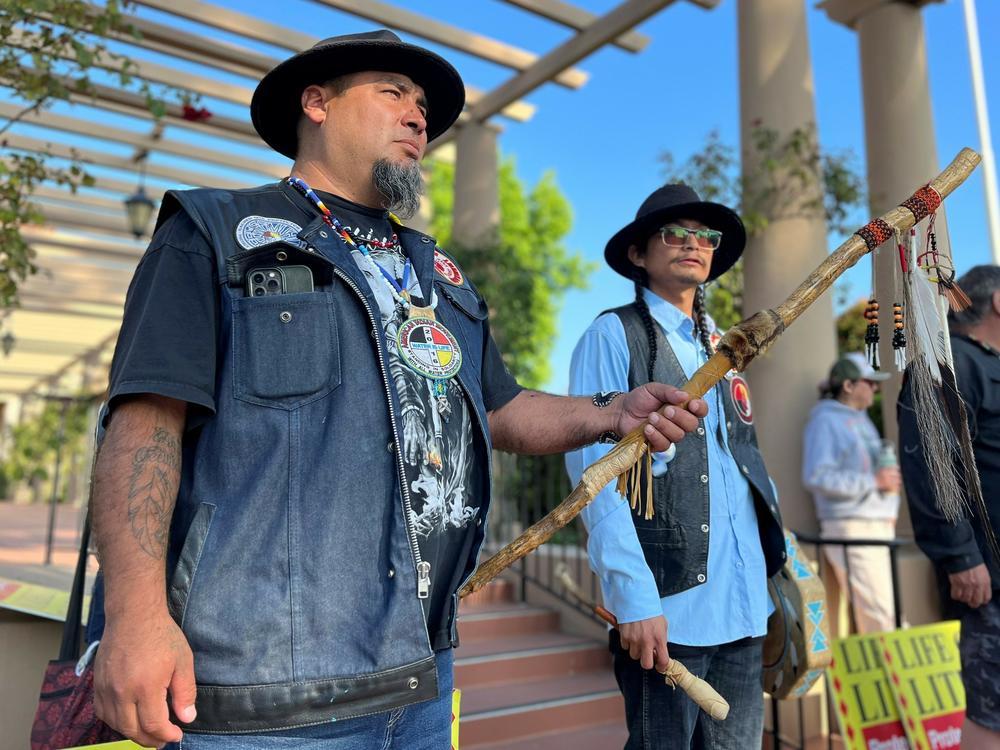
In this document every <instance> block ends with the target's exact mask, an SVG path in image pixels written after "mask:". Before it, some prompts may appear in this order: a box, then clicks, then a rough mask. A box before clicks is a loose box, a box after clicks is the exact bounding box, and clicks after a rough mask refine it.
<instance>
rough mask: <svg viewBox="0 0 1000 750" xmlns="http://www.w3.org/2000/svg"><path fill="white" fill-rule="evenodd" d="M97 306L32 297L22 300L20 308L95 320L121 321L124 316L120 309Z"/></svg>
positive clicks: (42, 313) (40, 312)
mask: <svg viewBox="0 0 1000 750" xmlns="http://www.w3.org/2000/svg"><path fill="white" fill-rule="evenodd" d="M94 307H95V306H94V305H90V306H87V307H83V306H80V305H79V304H77V303H73V302H60V301H51V300H48V301H47V300H42V301H38V302H36V301H34V300H31V299H28V300H22V302H21V305H20V307H18V308H17V309H18V310H23V311H24V312H30V313H33V314H36V315H71V316H74V317H79V318H93V319H94V320H115V321H120V320H121V317H122V312H121V310H120V309H119V310H118V311H117V312H110V311H108V312H104V311H99V310H94V309H93V308H94Z"/></svg>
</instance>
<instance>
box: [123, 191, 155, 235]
mask: <svg viewBox="0 0 1000 750" xmlns="http://www.w3.org/2000/svg"><path fill="white" fill-rule="evenodd" d="M154 208H156V204H155V203H153V201H151V200H150V198H149V196H148V195H146V191H145V190H143V189H142V185H140V186H139V189H138V190H136V192H135V193H134V194H133V195H130V196H129V197H128V198H126V199H125V213H126V214H127V215H128V225H129V229H131V230H132V234H134V235H135V236H136V239H138V238H139V237H142V236H143V235H144V234H146V227H147V226H148V225H149V217H150V216H152V215H153V209H154Z"/></svg>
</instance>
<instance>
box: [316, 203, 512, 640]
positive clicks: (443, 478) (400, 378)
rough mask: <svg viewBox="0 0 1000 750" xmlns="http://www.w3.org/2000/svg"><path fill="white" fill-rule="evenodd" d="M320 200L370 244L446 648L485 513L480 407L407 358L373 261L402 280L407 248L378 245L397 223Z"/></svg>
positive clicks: (420, 535) (389, 296)
mask: <svg viewBox="0 0 1000 750" xmlns="http://www.w3.org/2000/svg"><path fill="white" fill-rule="evenodd" d="M320 197H321V198H322V200H323V202H324V203H325V204H326V205H327V207H328V208H329V209H330V211H331V213H332V214H333V215H334V216H336V217H337V218H338V219H339V220H340V221H341V223H342V224H343V225H344V227H345V228H346V229H347V231H348V232H349V233H350V234H351V235H352V237H353V238H354V240H355V242H356V243H358V244H359V245H361V244H365V246H366V247H367V248H368V252H369V258H366V257H364V255H363V254H362V253H361V252H360V251H359V250H357V249H355V250H354V251H353V252H352V256H353V257H354V260H355V262H357V264H358V267H359V268H360V269H361V271H362V272H363V273H364V275H365V278H367V279H368V283H369V285H370V286H371V289H372V292H373V294H374V295H375V298H376V300H377V301H378V304H379V310H380V312H381V316H382V327H383V329H384V331H385V338H386V341H387V342H388V351H389V363H388V364H389V374H390V376H391V377H392V380H393V384H394V385H395V387H396V393H397V394H398V396H399V404H400V409H399V412H400V413H399V416H400V424H399V429H400V431H401V433H402V443H403V469H404V475H405V476H404V481H405V484H406V489H407V492H408V494H409V498H410V507H411V511H410V522H411V524H412V525H413V528H414V530H415V531H416V534H417V542H418V548H419V550H420V559H419V560H418V575H421V576H422V577H425V580H427V583H428V585H429V589H428V597H427V598H426V599H424V600H423V604H424V613H425V615H426V616H427V625H428V628H427V630H428V633H429V634H430V637H431V644H432V646H433V647H434V648H436V649H437V648H444V647H446V646H447V645H448V643H449V642H450V636H449V633H448V630H447V623H448V618H449V615H450V613H451V594H452V593H453V592H454V590H455V587H456V586H457V585H458V583H459V580H458V579H459V578H460V576H461V574H462V571H463V570H464V569H465V566H466V563H467V561H468V557H469V552H470V550H471V547H472V542H473V537H474V534H473V532H474V530H475V521H476V518H477V516H478V514H479V511H480V508H479V502H478V500H479V498H478V497H474V496H473V490H474V489H475V488H476V487H477V484H476V481H477V480H480V479H482V477H480V476H478V475H477V472H478V471H481V470H482V467H480V466H478V464H479V463H480V462H478V461H476V457H475V456H474V455H473V451H474V446H475V442H474V441H473V432H472V430H473V423H472V420H473V419H474V418H475V416H474V412H473V407H472V406H471V405H470V404H469V403H468V401H467V399H466V398H465V393H464V392H463V389H462V387H461V385H460V384H459V382H458V380H457V379H456V378H452V379H450V380H446V381H438V382H437V383H435V380H434V379H432V378H430V377H427V376H425V375H422V374H421V373H419V372H417V371H416V370H414V369H412V368H411V367H410V366H408V365H407V364H406V363H405V362H404V361H403V359H402V357H401V356H400V353H399V348H398V347H397V345H396V337H397V333H398V330H399V327H400V326H401V325H402V324H403V323H404V322H405V321H406V320H407V316H408V313H407V310H406V309H405V308H404V306H403V305H402V304H400V303H399V301H398V299H397V298H396V297H395V296H394V295H393V291H392V287H391V286H390V285H389V283H388V282H387V280H386V279H385V278H383V277H382V272H381V271H380V270H379V269H378V268H376V267H375V266H374V265H372V262H374V263H377V264H378V265H379V266H381V267H382V268H383V269H385V270H386V271H388V272H389V274H390V275H391V276H392V277H393V278H394V279H396V280H397V282H398V283H399V284H400V285H402V282H403V280H404V277H405V276H406V273H405V266H406V258H405V256H404V255H403V253H402V251H401V249H400V248H399V246H398V245H396V246H395V247H393V248H384V247H379V246H378V245H376V244H372V243H373V242H374V243H379V244H383V245H384V244H388V243H390V241H391V238H392V236H393V224H392V222H391V221H390V220H389V218H388V215H387V214H386V212H385V211H381V210H376V209H370V208H367V207H364V206H359V205H358V204H355V203H351V202H349V201H346V200H344V199H342V198H339V197H337V196H334V195H331V194H329V193H325V194H324V193H320ZM408 291H409V293H410V296H411V299H412V300H413V304H415V305H418V306H423V307H430V306H431V305H433V304H434V300H433V291H432V290H430V289H428V290H424V289H421V287H420V283H419V281H418V280H417V278H416V275H415V274H413V273H410V274H409V278H408ZM508 377H509V375H508ZM442 391H443V392H442ZM428 566H429V567H428ZM421 568H423V569H424V573H423V574H421Z"/></svg>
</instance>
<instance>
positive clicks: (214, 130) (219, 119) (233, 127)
mask: <svg viewBox="0 0 1000 750" xmlns="http://www.w3.org/2000/svg"><path fill="white" fill-rule="evenodd" d="M22 69H23V70H24V71H26V72H31V68H22ZM62 81H63V83H64V84H67V85H68V84H70V83H72V82H71V81H70V79H68V78H63V79H62ZM91 88H92V89H93V93H92V95H90V94H76V93H74V94H70V96H69V99H70V101H71V102H73V103H74V104H83V105H87V106H91V107H98V108H100V109H105V110H108V111H110V112H117V113H119V114H123V115H128V116H129V117H136V118H138V119H140V120H149V119H150V116H151V115H150V112H149V108H148V107H147V106H146V99H145V97H143V96H141V95H140V94H136V93H133V92H131V91H125V90H123V89H117V88H114V87H112V86H104V85H102V84H99V83H93V84H91ZM163 105H164V107H165V108H166V114H165V115H164V116H163V117H162V118H161V122H165V123H166V124H168V125H170V126H171V127H175V128H184V129H185V130H191V131H194V132H197V133H204V134H206V135H211V136H215V137H218V138H225V139H227V140H232V141H237V142H240V143H246V144H247V145H249V146H261V147H263V148H266V146H265V144H264V142H263V141H262V140H261V139H260V136H258V135H257V131H256V130H254V129H253V125H251V124H250V120H249V118H247V119H245V120H237V119H234V118H232V117H225V116H223V115H217V114H213V115H212V116H211V118H209V119H208V120H203V121H193V120H187V119H185V118H184V110H183V107H182V106H181V105H180V104H175V103H173V102H163Z"/></svg>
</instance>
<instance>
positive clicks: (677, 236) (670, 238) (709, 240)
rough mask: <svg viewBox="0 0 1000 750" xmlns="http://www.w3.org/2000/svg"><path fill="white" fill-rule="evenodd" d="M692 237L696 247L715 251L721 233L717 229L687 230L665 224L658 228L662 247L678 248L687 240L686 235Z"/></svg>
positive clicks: (720, 240)
mask: <svg viewBox="0 0 1000 750" xmlns="http://www.w3.org/2000/svg"><path fill="white" fill-rule="evenodd" d="M689 234H691V235H694V240H695V242H696V243H697V244H698V247H703V248H705V249H707V250H715V249H716V248H718V247H719V244H720V243H721V242H722V232H720V231H718V230H717V229H688V228H687V227H681V226H677V225H676V224H667V226H665V227H661V228H660V238H661V239H662V240H663V244H664V245H670V246H672V247H679V246H681V245H683V244H684V242H685V241H686V240H687V237H688V235H689Z"/></svg>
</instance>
